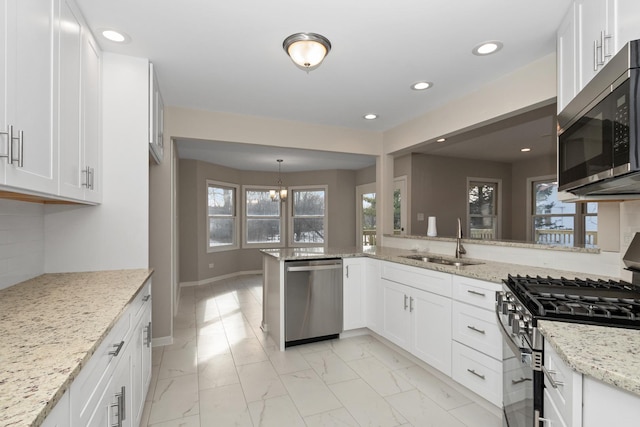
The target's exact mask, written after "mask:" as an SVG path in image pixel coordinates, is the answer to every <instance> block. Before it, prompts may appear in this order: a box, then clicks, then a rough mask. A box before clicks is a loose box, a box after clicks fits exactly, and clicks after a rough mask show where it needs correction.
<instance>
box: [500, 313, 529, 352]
mask: <svg viewBox="0 0 640 427" xmlns="http://www.w3.org/2000/svg"><path fill="white" fill-rule="evenodd" d="M496 317H497V318H498V325H500V332H502V335H503V336H504V338H505V340H506V341H507V344H508V345H509V348H510V349H511V351H512V352H513V354H515V355H521V354H522V353H523V351H522V349H521V348H520V347H518V346H517V345H516V343H515V342H513V340H512V339H511V335H509V333H508V332H507V330H506V329H505V327H504V325H503V324H502V319H500V314H499V313H498V312H497V311H496Z"/></svg>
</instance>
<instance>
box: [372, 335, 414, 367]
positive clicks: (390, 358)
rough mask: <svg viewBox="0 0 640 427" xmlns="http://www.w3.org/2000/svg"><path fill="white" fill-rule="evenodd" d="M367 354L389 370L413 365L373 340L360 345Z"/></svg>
mask: <svg viewBox="0 0 640 427" xmlns="http://www.w3.org/2000/svg"><path fill="white" fill-rule="evenodd" d="M360 345H361V346H362V347H363V348H364V349H365V350H366V351H367V352H368V353H370V354H371V355H373V356H374V357H375V358H376V359H378V360H379V361H381V362H382V363H384V364H385V365H386V366H387V367H388V368H389V369H391V370H396V369H401V368H408V367H410V366H413V365H414V363H413V362H412V361H411V360H409V359H407V358H406V357H404V356H402V355H400V353H398V352H397V351H395V350H393V349H392V348H390V347H388V346H386V345H384V344H382V343H381V342H380V341H378V340H376V339H373V340H371V341H368V342H366V343H363V344H360Z"/></svg>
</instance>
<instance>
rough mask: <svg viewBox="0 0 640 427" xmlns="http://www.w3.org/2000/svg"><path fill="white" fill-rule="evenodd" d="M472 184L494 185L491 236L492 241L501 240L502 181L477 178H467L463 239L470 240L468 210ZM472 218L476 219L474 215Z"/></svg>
mask: <svg viewBox="0 0 640 427" xmlns="http://www.w3.org/2000/svg"><path fill="white" fill-rule="evenodd" d="M473 183H478V184H494V186H495V187H496V197H495V215H493V217H494V218H495V224H496V227H495V231H496V234H495V236H493V239H492V240H499V239H501V238H502V192H503V187H502V179H500V178H477V177H470V176H468V177H467V187H466V194H465V204H466V209H467V223H466V227H465V233H466V234H465V236H464V237H465V238H467V239H471V211H470V209H469V186H470V185H471V184H473ZM474 217H476V216H475V215H474Z"/></svg>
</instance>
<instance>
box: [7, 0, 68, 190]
mask: <svg viewBox="0 0 640 427" xmlns="http://www.w3.org/2000/svg"><path fill="white" fill-rule="evenodd" d="M2 6H3V8H4V12H5V14H4V19H6V22H5V25H6V29H5V31H6V52H5V55H4V68H5V71H6V76H5V78H6V94H5V97H4V98H2V100H0V102H3V103H5V105H4V107H3V108H4V109H5V115H4V120H3V121H4V123H0V129H1V130H2V131H6V130H7V129H8V127H12V128H13V138H12V141H10V142H11V150H8V146H7V142H5V143H4V144H2V145H3V148H2V151H3V152H2V153H1V154H2V155H7V154H9V153H8V151H11V153H10V154H11V159H8V158H3V159H1V161H2V163H4V174H3V176H2V177H0V182H1V183H4V184H6V185H8V186H11V187H16V188H18V189H27V190H32V191H38V192H44V193H49V194H55V193H56V192H57V185H58V181H57V179H58V173H57V172H58V171H57V160H58V150H57V148H58V147H57V138H56V132H57V126H56V110H55V109H54V103H55V99H54V97H55V93H56V91H55V89H56V87H55V84H56V82H57V79H58V73H57V71H56V64H57V58H56V55H55V50H54V46H55V45H56V43H57V34H56V11H57V6H58V1H57V0H3V2H2ZM2 136H3V137H5V138H7V137H8V135H2ZM5 141H6V139H5ZM7 163H10V164H7Z"/></svg>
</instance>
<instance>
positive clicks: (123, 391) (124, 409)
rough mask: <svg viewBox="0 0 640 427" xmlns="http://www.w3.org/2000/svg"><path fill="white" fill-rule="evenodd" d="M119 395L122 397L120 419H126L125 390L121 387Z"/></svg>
mask: <svg viewBox="0 0 640 427" xmlns="http://www.w3.org/2000/svg"><path fill="white" fill-rule="evenodd" d="M120 390H121V391H120V395H121V396H122V419H123V420H126V419H127V388H126V387H125V386H122V388H121V389H120Z"/></svg>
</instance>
